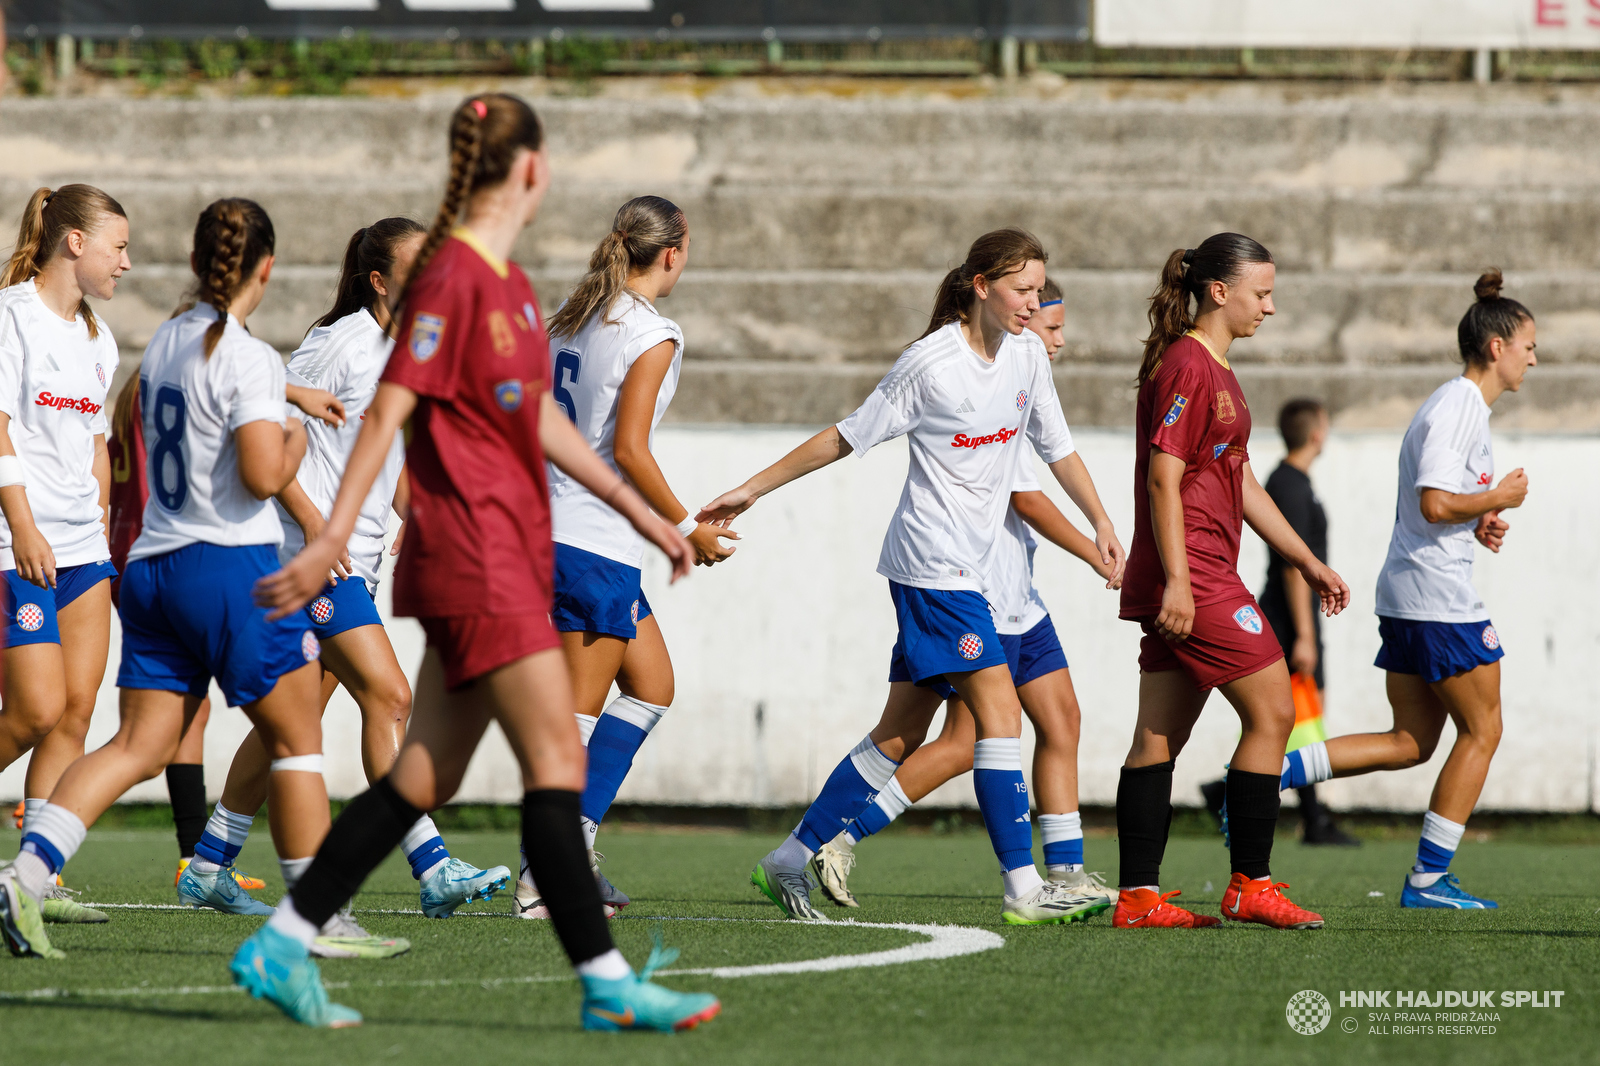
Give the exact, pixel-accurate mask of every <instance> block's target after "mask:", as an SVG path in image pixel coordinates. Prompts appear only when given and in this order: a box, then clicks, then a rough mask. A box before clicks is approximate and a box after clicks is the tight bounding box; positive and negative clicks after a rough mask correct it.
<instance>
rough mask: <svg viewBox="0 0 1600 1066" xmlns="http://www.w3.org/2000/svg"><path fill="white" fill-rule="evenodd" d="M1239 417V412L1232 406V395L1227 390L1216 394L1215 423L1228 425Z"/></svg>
mask: <svg viewBox="0 0 1600 1066" xmlns="http://www.w3.org/2000/svg"><path fill="white" fill-rule="evenodd" d="M1238 417H1239V412H1238V411H1237V410H1236V409H1235V408H1234V406H1233V394H1232V393H1230V392H1229V391H1228V390H1227V389H1222V390H1221V391H1219V392H1218V393H1217V421H1218V422H1221V423H1222V424H1223V425H1225V426H1226V425H1228V424H1230V423H1231V422H1233V420H1234V419H1236V418H1238Z"/></svg>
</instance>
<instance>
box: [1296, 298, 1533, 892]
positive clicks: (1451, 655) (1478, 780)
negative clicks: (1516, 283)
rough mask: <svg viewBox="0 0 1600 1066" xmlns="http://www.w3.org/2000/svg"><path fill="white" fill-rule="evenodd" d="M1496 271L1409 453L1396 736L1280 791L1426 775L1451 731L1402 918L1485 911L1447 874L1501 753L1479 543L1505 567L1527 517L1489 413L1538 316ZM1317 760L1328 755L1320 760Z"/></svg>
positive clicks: (1387, 646)
mask: <svg viewBox="0 0 1600 1066" xmlns="http://www.w3.org/2000/svg"><path fill="white" fill-rule="evenodd" d="M1502 285H1504V280H1503V279H1502V278H1501V276H1500V271H1498V270H1494V269H1491V270H1489V271H1488V272H1487V273H1485V274H1484V275H1483V276H1482V277H1480V278H1478V282H1477V284H1476V285H1475V286H1473V292H1474V293H1476V295H1477V297H1478V299H1477V302H1476V303H1474V304H1473V305H1472V306H1471V307H1470V308H1468V309H1467V313H1466V314H1465V315H1463V316H1462V318H1461V322H1460V324H1459V325H1458V326H1457V327H1456V343H1457V346H1458V347H1459V348H1460V350H1461V359H1462V362H1464V363H1465V364H1466V369H1465V370H1464V371H1463V372H1462V374H1461V376H1460V377H1458V378H1454V379H1452V380H1450V381H1447V382H1445V383H1444V384H1443V385H1440V386H1439V387H1438V388H1437V389H1435V390H1434V393H1433V395H1432V396H1430V397H1428V399H1427V402H1425V403H1424V404H1423V405H1422V407H1421V408H1420V409H1418V411H1417V413H1416V416H1415V417H1414V418H1412V419H1411V425H1410V427H1408V428H1407V429H1406V435H1405V440H1404V441H1403V442H1402V443H1401V445H1400V497H1399V501H1398V503H1397V504H1396V506H1395V522H1394V533H1393V535H1392V536H1391V537H1390V538H1389V555H1388V558H1386V559H1385V560H1384V563H1383V570H1382V572H1381V573H1380V574H1379V575H1378V603H1377V613H1378V635H1379V636H1380V637H1381V638H1382V639H1383V647H1382V648H1380V649H1379V651H1378V659H1377V662H1375V663H1374V664H1373V665H1375V666H1378V667H1380V668H1382V669H1383V670H1384V671H1386V674H1385V683H1386V686H1387V688H1388V691H1389V704H1390V706H1391V707H1393V709H1394V727H1393V728H1392V729H1390V730H1389V731H1388V732H1387V733H1357V734H1352V735H1350V736H1343V737H1334V738H1333V739H1332V740H1329V741H1328V742H1327V743H1326V745H1322V744H1312V745H1308V746H1307V747H1305V748H1302V749H1300V750H1299V751H1296V752H1293V753H1291V755H1290V756H1289V759H1288V760H1287V763H1286V765H1285V767H1284V774H1283V777H1284V780H1283V786H1284V787H1285V788H1291V787H1293V788H1298V787H1299V786H1300V785H1302V784H1311V783H1315V782H1317V781H1324V780H1327V779H1328V777H1330V776H1331V777H1351V776H1354V775H1355V774H1365V773H1371V772H1372V771H1374V770H1402V769H1405V768H1406V767H1408V766H1416V765H1417V764H1418V763H1424V762H1427V761H1428V759H1429V758H1430V757H1431V756H1432V755H1433V752H1434V749H1435V748H1436V747H1437V746H1438V744H1439V734H1440V732H1441V731H1442V730H1443V729H1444V723H1445V720H1446V719H1447V718H1448V719H1449V720H1451V721H1453V722H1454V723H1455V726H1456V742H1455V745H1454V746H1453V747H1452V748H1451V749H1450V757H1449V758H1447V759H1446V760H1445V764H1444V766H1443V767H1441V768H1440V770H1439V778H1438V780H1437V781H1436V782H1435V783H1434V786H1433V796H1432V797H1431V798H1430V799H1429V800H1428V812H1427V814H1425V815H1424V816H1423V819H1422V842H1421V843H1420V844H1419V845H1418V846H1417V861H1416V865H1414V866H1413V867H1412V868H1411V873H1410V874H1409V875H1408V876H1407V877H1406V880H1405V884H1404V885H1402V886H1401V889H1400V905H1401V906H1402V907H1436V908H1442V909H1453V910H1479V909H1483V908H1487V907H1495V906H1498V904H1496V903H1495V902H1494V901H1493V900H1488V899H1482V898H1480V897H1478V896H1474V895H1473V894H1472V893H1470V892H1468V891H1467V890H1465V889H1464V888H1462V887H1461V884H1460V882H1459V881H1457V880H1456V878H1455V875H1453V874H1451V873H1450V860H1451V859H1452V858H1453V857H1454V856H1455V851H1456V848H1457V847H1458V846H1459V845H1460V844H1461V834H1462V833H1463V832H1465V831H1466V821H1467V818H1468V817H1470V816H1471V814H1472V808H1473V807H1474V806H1475V805H1476V804H1477V802H1478V794H1479V793H1480V792H1481V791H1482V790H1483V782H1484V778H1485V777H1486V776H1487V775H1488V773H1489V762H1490V760H1491V759H1493V758H1494V753H1495V749H1496V748H1497V747H1498V746H1499V744H1500V728H1501V726H1500V660H1501V659H1502V658H1504V656H1505V649H1504V648H1502V647H1501V646H1500V634H1499V633H1498V632H1497V631H1496V630H1495V628H1494V624H1493V623H1492V622H1490V621H1489V612H1488V609H1487V608H1485V607H1484V605H1483V597H1481V596H1479V595H1478V592H1477V590H1476V589H1474V588H1473V587H1472V553H1473V549H1472V541H1473V538H1474V537H1476V538H1477V540H1478V542H1479V543H1481V544H1482V545H1483V546H1484V547H1485V548H1488V549H1489V550H1490V551H1492V552H1496V553H1498V552H1499V551H1500V546H1501V544H1502V543H1503V542H1504V540H1505V535H1506V532H1507V531H1508V530H1509V529H1510V528H1511V525H1510V523H1508V522H1507V521H1506V520H1505V519H1503V518H1501V517H1500V512H1501V511H1503V510H1506V509H1507V508H1511V507H1520V506H1522V501H1523V500H1524V499H1525V498H1526V497H1527V495H1528V475H1527V474H1525V473H1524V472H1523V470H1522V468H1521V467H1518V468H1517V469H1515V470H1513V471H1511V473H1509V474H1507V475H1506V476H1505V477H1503V478H1501V479H1500V483H1499V484H1498V485H1495V486H1494V487H1493V488H1490V487H1489V486H1490V485H1491V484H1493V481H1494V444H1493V442H1492V441H1491V440H1490V438H1489V408H1490V407H1491V406H1493V404H1494V402H1495V401H1496V400H1498V399H1499V398H1500V397H1501V396H1502V395H1503V394H1504V393H1506V392H1516V391H1517V390H1519V389H1521V388H1522V379H1523V377H1524V375H1526V374H1527V372H1528V368H1529V367H1531V366H1537V365H1538V359H1537V357H1536V355H1535V352H1534V349H1535V347H1536V346H1537V338H1536V336H1535V333H1536V331H1535V329H1534V324H1533V314H1532V312H1530V311H1529V310H1528V309H1527V308H1526V307H1524V306H1523V305H1522V304H1521V303H1519V302H1518V301H1516V300H1513V299H1510V298H1508V297H1505V296H1501V295H1500V289H1501V287H1502ZM1318 749H1321V750H1318Z"/></svg>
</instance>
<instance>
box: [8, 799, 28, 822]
mask: <svg viewBox="0 0 1600 1066" xmlns="http://www.w3.org/2000/svg"><path fill="white" fill-rule="evenodd" d="M27 813H28V801H27V800H17V805H16V806H15V807H13V808H12V809H11V817H12V819H13V820H15V821H16V823H17V828H18V829H21V828H22V818H23V816H24V815H25V814H27Z"/></svg>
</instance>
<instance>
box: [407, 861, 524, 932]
mask: <svg viewBox="0 0 1600 1066" xmlns="http://www.w3.org/2000/svg"><path fill="white" fill-rule="evenodd" d="M510 880H511V871H510V870H509V869H507V868H506V867H504V866H494V867H491V868H490V869H487V870H480V869H478V868H477V867H476V866H474V865H472V864H471V863H470V862H463V861H462V860H460V859H455V858H452V859H447V860H445V861H444V862H442V863H440V864H439V868H438V869H437V870H434V871H433V872H432V873H430V874H429V875H428V876H427V877H425V878H423V879H422V913H423V915H425V916H426V917H429V918H448V917H450V916H451V915H452V914H454V913H455V912H456V908H457V907H460V906H462V905H463V904H467V903H471V902H473V901H474V900H480V899H482V900H490V899H494V894H495V893H496V892H499V891H500V890H501V889H502V888H505V887H506V882H508V881H510Z"/></svg>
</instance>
